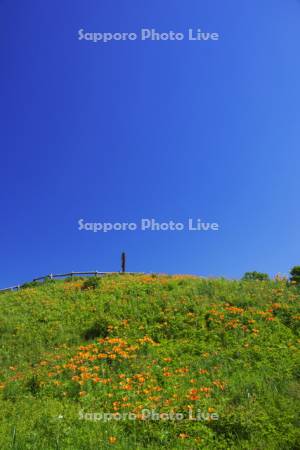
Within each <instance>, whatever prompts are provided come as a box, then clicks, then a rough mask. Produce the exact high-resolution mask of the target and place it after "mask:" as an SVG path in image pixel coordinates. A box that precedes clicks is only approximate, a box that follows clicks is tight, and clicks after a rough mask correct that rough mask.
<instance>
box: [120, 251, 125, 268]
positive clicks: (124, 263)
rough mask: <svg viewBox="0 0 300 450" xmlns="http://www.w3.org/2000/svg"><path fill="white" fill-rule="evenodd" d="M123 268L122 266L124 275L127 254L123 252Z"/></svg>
mask: <svg viewBox="0 0 300 450" xmlns="http://www.w3.org/2000/svg"><path fill="white" fill-rule="evenodd" d="M121 266H122V273H125V272H126V253H125V252H123V253H122V255H121Z"/></svg>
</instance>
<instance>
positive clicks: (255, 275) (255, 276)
mask: <svg viewBox="0 0 300 450" xmlns="http://www.w3.org/2000/svg"><path fill="white" fill-rule="evenodd" d="M242 280H243V281H253V280H259V281H268V280H269V275H268V274H267V273H262V272H256V271H254V272H246V273H245V275H244V276H243V278H242Z"/></svg>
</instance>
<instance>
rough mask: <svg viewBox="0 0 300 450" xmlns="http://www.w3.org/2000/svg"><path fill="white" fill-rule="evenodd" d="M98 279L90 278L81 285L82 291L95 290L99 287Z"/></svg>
mask: <svg viewBox="0 0 300 450" xmlns="http://www.w3.org/2000/svg"><path fill="white" fill-rule="evenodd" d="M100 281H101V280H100V278H98V277H90V278H88V279H87V280H85V282H84V283H83V285H82V288H81V289H82V290H86V289H96V288H97V287H99V285H100Z"/></svg>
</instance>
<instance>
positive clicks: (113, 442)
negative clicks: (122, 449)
mask: <svg viewBox="0 0 300 450" xmlns="http://www.w3.org/2000/svg"><path fill="white" fill-rule="evenodd" d="M108 442H109V443H110V444H115V443H116V442H117V438H116V437H115V436H109V438H108Z"/></svg>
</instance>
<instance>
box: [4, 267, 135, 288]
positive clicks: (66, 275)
mask: <svg viewBox="0 0 300 450" xmlns="http://www.w3.org/2000/svg"><path fill="white" fill-rule="evenodd" d="M120 273H124V272H123V271H122V272H98V271H97V270H96V271H94V272H69V273H59V274H53V273H50V274H49V275H45V276H43V277H39V278H34V279H33V280H32V281H40V282H43V281H45V280H54V279H55V278H69V277H81V276H84V277H89V276H93V277H103V276H105V275H116V274H120ZM126 274H127V275H143V273H141V272H126ZM21 287H22V285H20V284H18V285H17V286H11V287H8V288H4V289H0V292H5V291H18V290H19V289H21Z"/></svg>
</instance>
